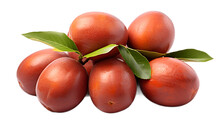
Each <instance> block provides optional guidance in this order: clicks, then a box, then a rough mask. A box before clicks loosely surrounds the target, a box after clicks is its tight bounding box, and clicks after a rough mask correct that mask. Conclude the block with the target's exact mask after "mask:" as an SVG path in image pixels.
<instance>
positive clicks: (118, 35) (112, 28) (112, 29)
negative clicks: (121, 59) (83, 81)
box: [68, 12, 128, 61]
mask: <svg viewBox="0 0 220 123" xmlns="http://www.w3.org/2000/svg"><path fill="white" fill-rule="evenodd" d="M68 36H69V37H70V38H71V39H72V40H73V41H74V42H75V44H76V45H77V47H78V49H79V51H80V52H81V53H82V54H83V55H85V54H88V53H90V52H93V51H95V50H97V49H99V48H102V47H104V46H106V45H109V44H122V45H125V44H126V43H127V39H128V33H127V28H126V27H125V25H124V24H123V23H122V22H121V21H120V20H119V19H118V18H116V17H115V16H113V15H110V14H107V13H104V12H87V13H84V14H82V15H80V16H78V17H76V18H75V20H74V21H73V22H72V24H71V26H70V29H69V32H68ZM118 53H119V52H118V50H117V48H114V49H113V50H112V51H111V52H109V53H107V54H104V55H100V56H97V57H94V58H92V59H93V60H94V61H97V60H100V59H103V58H107V57H112V56H116V55H117V54H118Z"/></svg>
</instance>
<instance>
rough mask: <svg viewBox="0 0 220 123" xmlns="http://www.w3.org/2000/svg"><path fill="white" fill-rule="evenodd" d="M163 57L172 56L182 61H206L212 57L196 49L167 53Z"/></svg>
mask: <svg viewBox="0 0 220 123" xmlns="http://www.w3.org/2000/svg"><path fill="white" fill-rule="evenodd" d="M165 57H173V58H177V59H180V60H183V61H192V62H206V61H209V60H212V59H213V58H212V57H211V56H209V55H208V54H207V53H205V52H203V51H200V50H196V49H185V50H179V51H175V52H171V53H167V54H166V55H165Z"/></svg>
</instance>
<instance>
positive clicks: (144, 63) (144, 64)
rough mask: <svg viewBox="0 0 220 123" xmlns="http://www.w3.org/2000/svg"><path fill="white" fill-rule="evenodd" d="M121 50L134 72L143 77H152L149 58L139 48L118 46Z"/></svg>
mask: <svg viewBox="0 0 220 123" xmlns="http://www.w3.org/2000/svg"><path fill="white" fill-rule="evenodd" d="M118 49H119V52H120V54H121V56H122V57H123V59H124V60H125V62H126V63H127V65H128V66H129V67H130V68H131V70H132V71H133V73H134V74H135V75H136V76H137V77H138V78H141V79H150V78H151V68H150V64H149V62H148V60H147V59H146V58H145V57H144V56H143V55H141V53H139V52H138V51H137V50H134V49H131V48H126V47H125V46H123V45H119V46H118Z"/></svg>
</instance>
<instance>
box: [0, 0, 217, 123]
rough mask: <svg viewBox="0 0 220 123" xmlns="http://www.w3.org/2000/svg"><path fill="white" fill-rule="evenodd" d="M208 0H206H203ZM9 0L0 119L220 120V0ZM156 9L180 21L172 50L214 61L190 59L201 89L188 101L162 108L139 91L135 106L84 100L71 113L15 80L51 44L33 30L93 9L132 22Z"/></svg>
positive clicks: (1, 30) (0, 28)
mask: <svg viewBox="0 0 220 123" xmlns="http://www.w3.org/2000/svg"><path fill="white" fill-rule="evenodd" d="M204 1H206V2H204ZM204 1H203V0H182V1H180V0H173V1H170V0H142V1H140V0H134V1H132V2H131V1H128V0H126V1H122V0H117V1H113V0H109V1H104V0H100V1H98V0H87V1H83V0H75V1H74V0H59V1H56V0H51V1H49V0H47V1H46V0H36V1H31V0H26V1H25V0H4V1H1V2H0V36H1V37H0V50H1V56H0V113H1V115H0V122H1V123H3V122H4V123H6V122H8V123H9V122H22V123H29V122H32V123H43V122H50V123H56V122H57V123H58V122H72V123H74V122H76V123H78V122H96V123H99V122H106V123H108V122H109V123H110V122H111V123H116V122H119V121H120V122H146V123H147V122H149V123H152V122H158V123H159V122H164V123H168V122H169V123H192V122H206V123H207V122H210V123H219V122H220V117H219V114H220V81H219V77H220V71H219V69H220V66H219V62H220V60H219V58H220V56H219V52H220V48H219V46H220V45H219V41H220V4H219V3H218V0H216V1H214V0H204ZM151 10H157V11H162V12H164V13H165V14H167V15H168V16H169V17H170V18H171V19H172V21H173V23H174V26H175V31H176V35H175V41H174V44H173V47H172V48H171V50H170V51H175V50H180V49H185V48H196V49H199V50H203V51H206V52H207V53H208V54H210V55H211V56H212V57H213V58H214V60H212V61H209V62H205V63H188V64H190V65H191V66H192V67H193V68H194V69H195V71H196V72H197V74H198V76H199V79H200V89H199V91H198V93H197V95H196V97H195V98H194V100H193V101H191V102H190V103H189V104H187V105H184V106H180V107H163V106H159V105H156V104H154V103H152V102H150V101H149V100H147V99H146V98H145V97H144V96H143V95H142V93H141V92H140V90H139V91H138V93H137V96H136V98H135V100H134V102H133V103H132V105H131V106H130V107H129V108H128V109H126V110H124V111H122V112H119V113H115V114H107V113H103V112H101V111H100V110H98V109H97V108H96V107H95V106H94V105H93V103H92V101H91V100H90V97H88V96H87V97H86V98H84V100H83V101H82V102H81V103H80V105H78V106H77V107H76V108H75V109H73V110H71V111H69V112H66V113H52V112H50V111H48V110H46V109H45V108H44V107H43V106H42V105H41V104H40V103H39V102H38V99H37V98H36V97H34V96H30V95H28V94H26V93H25V92H23V91H22V90H21V89H20V87H19V85H18V82H17V79H16V70H17V67H18V65H19V64H20V62H21V61H22V60H23V59H24V58H25V57H26V56H28V55H30V54H31V53H33V52H35V51H38V50H41V49H44V48H48V47H49V46H46V45H44V44H41V43H39V42H34V41H31V40H28V39H26V38H24V37H23V36H22V35H21V34H22V33H27V32H30V31H59V32H65V33H67V32H68V29H69V26H70V24H71V22H72V21H73V19H74V18H75V17H76V16H78V15H80V14H82V13H84V12H89V11H103V12H107V13H110V14H113V15H115V16H116V17H118V18H119V19H120V20H122V21H123V22H124V24H125V25H126V26H127V27H128V26H129V24H130V23H131V22H132V21H133V20H134V19H135V18H136V17H137V16H138V15H140V14H142V13H144V12H146V11H151Z"/></svg>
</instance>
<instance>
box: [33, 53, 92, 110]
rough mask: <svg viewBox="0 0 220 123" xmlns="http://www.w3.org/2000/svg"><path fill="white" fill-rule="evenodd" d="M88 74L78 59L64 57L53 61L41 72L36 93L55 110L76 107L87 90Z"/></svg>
mask: <svg viewBox="0 0 220 123" xmlns="http://www.w3.org/2000/svg"><path fill="white" fill-rule="evenodd" d="M87 84H88V75H87V73H86V70H85V69H84V68H83V66H82V65H81V64H80V63H79V62H78V61H76V60H74V59H72V58H69V57H63V58H59V59H57V60H55V61H53V62H52V63H51V64H49V65H48V66H47V67H46V68H45V69H44V70H43V72H42V73H41V75H40V77H39V79H38V82H37V86H36V94H37V97H38V99H39V101H40V102H41V104H42V105H43V106H44V107H46V108H47V109H48V110H50V111H53V112H65V111H68V110H71V109H73V108H74V107H76V106H77V105H78V104H79V103H80V102H81V101H82V100H83V98H84V97H85V95H86V92H87Z"/></svg>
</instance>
